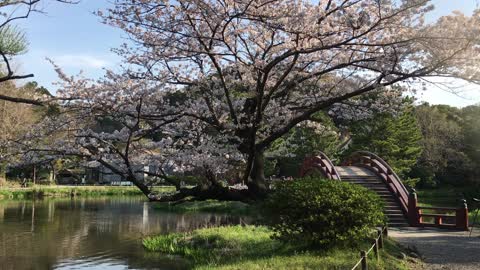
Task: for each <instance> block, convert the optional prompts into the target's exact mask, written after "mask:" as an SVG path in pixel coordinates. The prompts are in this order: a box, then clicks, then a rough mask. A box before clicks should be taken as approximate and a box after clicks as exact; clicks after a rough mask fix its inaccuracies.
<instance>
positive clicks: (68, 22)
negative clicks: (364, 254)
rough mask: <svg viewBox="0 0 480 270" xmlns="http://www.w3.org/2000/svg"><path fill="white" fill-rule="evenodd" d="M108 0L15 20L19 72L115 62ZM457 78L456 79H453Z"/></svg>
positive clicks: (439, 7)
mask: <svg viewBox="0 0 480 270" xmlns="http://www.w3.org/2000/svg"><path fill="white" fill-rule="evenodd" d="M432 2H433V4H434V5H435V7H436V8H435V10H434V11H433V12H432V13H431V14H430V17H429V19H430V20H435V19H436V18H438V17H440V16H442V15H446V14H449V13H451V12H452V11H453V10H460V11H462V12H464V13H466V14H471V13H472V11H473V10H474V9H475V8H476V7H479V6H480V0H433V1H432ZM110 5H111V4H110V3H109V1H106V0H82V1H81V2H80V4H77V5H65V4H59V3H55V2H54V1H44V4H42V8H43V9H44V11H45V12H47V13H46V14H33V15H31V17H30V18H29V19H28V20H24V21H22V22H21V24H20V27H21V28H22V29H23V30H24V31H25V32H26V35H27V38H28V40H29V43H30V44H29V50H28V52H27V53H25V54H24V55H22V56H20V57H18V58H17V60H16V63H15V65H16V69H17V70H18V71H19V72H23V73H34V74H35V78H34V80H36V81H37V82H39V84H40V85H43V86H45V87H47V88H48V89H50V90H52V91H55V88H56V87H55V86H54V85H52V83H53V82H55V81H57V75H56V73H55V72H54V70H53V67H52V66H51V64H50V63H49V62H47V61H46V60H45V58H46V57H48V58H51V59H53V60H54V61H55V62H56V63H57V64H58V65H59V66H61V67H62V68H63V69H64V71H66V72H67V73H68V74H77V73H78V72H79V71H80V70H83V72H84V74H85V75H86V76H88V77H98V76H101V75H102V74H103V68H115V66H116V65H118V64H119V62H120V58H119V57H118V56H116V55H115V54H114V53H113V52H112V51H111V49H112V48H115V47H118V46H119V45H120V44H121V43H122V42H123V41H124V39H125V34H124V33H123V32H121V31H119V30H118V29H115V28H112V27H110V26H107V25H104V24H102V23H101V22H100V19H99V18H98V17H96V16H95V15H93V14H92V12H93V11H95V10H98V9H102V10H104V9H106V8H107V7H109V6H110ZM456 84H457V83H456ZM458 86H461V88H462V90H463V91H462V93H459V94H458V95H453V94H450V93H447V92H445V91H441V90H439V89H436V88H435V87H430V88H429V89H428V90H427V91H424V92H423V91H422V92H421V93H420V94H419V95H418V98H419V99H421V100H425V101H428V102H429V103H432V104H449V105H452V106H462V107H463V106H467V105H470V104H475V103H479V102H480V86H472V85H466V84H462V83H458Z"/></svg>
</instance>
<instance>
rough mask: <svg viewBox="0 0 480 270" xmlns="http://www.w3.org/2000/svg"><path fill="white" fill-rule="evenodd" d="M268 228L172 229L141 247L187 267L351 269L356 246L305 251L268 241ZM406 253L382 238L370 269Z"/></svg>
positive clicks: (394, 262) (400, 265)
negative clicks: (378, 254) (177, 259)
mask: <svg viewBox="0 0 480 270" xmlns="http://www.w3.org/2000/svg"><path fill="white" fill-rule="evenodd" d="M272 234H273V232H272V231H271V230H270V229H268V228H266V227H263V226H252V225H249V226H239V225H238V226H226V227H213V228H204V229H198V230H194V231H192V232H188V233H171V234H166V235H158V236H152V237H148V238H145V239H144V240H143V246H144V248H145V249H146V250H148V251H150V252H161V253H165V254H168V255H176V256H181V257H183V258H185V259H186V260H187V261H188V262H189V263H190V265H191V267H192V269H212V270H213V269H215V270H220V269H221V270H230V269H280V270H281V269H351V267H352V266H353V265H354V264H355V263H356V262H357V261H358V258H359V250H364V249H366V248H368V246H369V244H368V241H367V242H365V243H363V244H360V245H359V246H358V247H355V248H340V247H337V248H332V249H328V250H315V249H309V248H308V247H305V246H298V245H297V246H295V245H292V244H286V243H283V242H280V241H279V240H275V239H272ZM403 254H405V251H404V249H403V248H401V247H400V246H398V245H397V244H396V243H395V242H393V241H391V240H388V239H386V240H385V249H383V250H381V259H380V261H378V262H377V261H376V260H375V259H374V258H373V256H372V258H370V263H369V269H400V270H402V269H408V268H407V262H406V260H405V259H403Z"/></svg>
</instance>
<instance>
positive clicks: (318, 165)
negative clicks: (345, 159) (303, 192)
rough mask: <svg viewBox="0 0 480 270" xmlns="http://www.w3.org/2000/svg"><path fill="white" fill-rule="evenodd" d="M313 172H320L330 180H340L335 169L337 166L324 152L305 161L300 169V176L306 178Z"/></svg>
mask: <svg viewBox="0 0 480 270" xmlns="http://www.w3.org/2000/svg"><path fill="white" fill-rule="evenodd" d="M313 170H319V171H320V172H321V173H322V174H323V175H324V176H325V177H326V178H328V179H332V180H340V175H339V174H338V172H337V169H335V165H333V163H332V161H331V160H330V159H329V158H328V156H327V155H325V153H323V152H320V153H319V154H318V155H316V156H313V157H309V158H306V159H305V161H304V162H303V164H302V168H301V169H300V176H301V177H303V176H306V175H308V174H309V173H310V172H312V171H313Z"/></svg>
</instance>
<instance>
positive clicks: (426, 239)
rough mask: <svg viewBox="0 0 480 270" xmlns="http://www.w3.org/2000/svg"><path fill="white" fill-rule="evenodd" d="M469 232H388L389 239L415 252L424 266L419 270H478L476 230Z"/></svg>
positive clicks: (479, 255)
mask: <svg viewBox="0 0 480 270" xmlns="http://www.w3.org/2000/svg"><path fill="white" fill-rule="evenodd" d="M468 234H469V232H464V231H448V230H437V229H422V228H392V229H390V230H389V236H390V237H392V238H393V239H395V240H396V241H397V242H398V243H400V244H401V245H403V246H404V247H407V248H409V249H412V250H415V251H416V252H417V253H418V254H419V255H420V256H421V257H422V259H423V261H424V262H425V265H424V266H423V267H422V268H420V269H428V270H439V269H442V270H446V269H455V270H480V228H475V230H474V233H473V234H472V237H469V236H468Z"/></svg>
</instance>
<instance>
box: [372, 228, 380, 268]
mask: <svg viewBox="0 0 480 270" xmlns="http://www.w3.org/2000/svg"><path fill="white" fill-rule="evenodd" d="M380 235H382V234H380ZM380 238H381V236H380ZM378 243H379V241H378V239H377V238H375V245H374V246H373V252H375V257H376V259H377V261H379V260H380V252H378V248H379V247H378Z"/></svg>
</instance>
